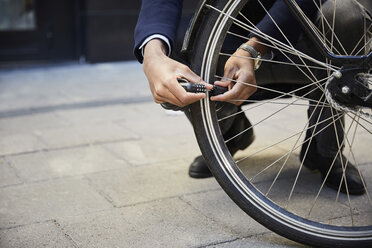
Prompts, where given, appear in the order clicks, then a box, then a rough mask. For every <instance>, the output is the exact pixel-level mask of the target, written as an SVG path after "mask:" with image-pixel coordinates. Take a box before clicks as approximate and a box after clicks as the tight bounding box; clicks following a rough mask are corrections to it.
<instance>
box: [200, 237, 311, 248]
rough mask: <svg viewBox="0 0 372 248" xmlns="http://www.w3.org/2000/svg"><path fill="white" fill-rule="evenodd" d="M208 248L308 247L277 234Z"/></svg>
mask: <svg viewBox="0 0 372 248" xmlns="http://www.w3.org/2000/svg"><path fill="white" fill-rule="evenodd" d="M207 247H216V248H245V247H252V248H266V247H272V248H285V247H287V248H290V247H292V248H295V247H297V248H300V247H303V248H305V247H308V246H305V245H302V244H299V243H297V242H294V241H291V240H289V239H286V238H283V237H281V236H279V235H277V234H275V233H270V234H264V235H257V236H252V237H247V238H243V239H238V240H235V241H232V242H226V243H222V244H216V245H211V246H207Z"/></svg>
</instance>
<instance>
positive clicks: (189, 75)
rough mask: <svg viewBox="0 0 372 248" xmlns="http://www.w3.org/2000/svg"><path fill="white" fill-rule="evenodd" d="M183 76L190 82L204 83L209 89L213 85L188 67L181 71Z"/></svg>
mask: <svg viewBox="0 0 372 248" xmlns="http://www.w3.org/2000/svg"><path fill="white" fill-rule="evenodd" d="M183 77H184V78H186V79H187V80H188V81H189V82H191V83H195V84H204V85H205V87H206V89H207V90H211V89H212V88H213V85H211V84H208V83H206V82H205V81H203V79H202V78H201V77H199V76H198V75H196V74H195V73H194V72H193V71H192V70H191V69H190V68H189V67H187V68H185V70H184V71H183Z"/></svg>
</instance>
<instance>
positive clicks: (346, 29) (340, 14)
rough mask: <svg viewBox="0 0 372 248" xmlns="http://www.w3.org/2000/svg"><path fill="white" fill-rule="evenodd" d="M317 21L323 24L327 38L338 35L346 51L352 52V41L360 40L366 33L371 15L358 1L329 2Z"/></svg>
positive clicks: (324, 5) (323, 7) (324, 6)
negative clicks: (365, 28)
mask: <svg viewBox="0 0 372 248" xmlns="http://www.w3.org/2000/svg"><path fill="white" fill-rule="evenodd" d="M324 19H325V20H326V21H324ZM317 21H318V22H319V24H320V23H322V24H320V25H323V27H324V29H325V32H326V37H327V36H332V35H333V33H334V34H336V36H337V37H338V38H339V39H340V42H341V43H342V44H344V46H346V47H345V49H346V50H350V51H351V50H352V49H353V47H352V44H353V43H354V41H353V40H352V39H358V40H359V39H360V38H361V37H362V36H363V35H364V33H365V30H364V27H365V26H366V25H367V27H368V26H369V24H370V23H371V19H370V16H369V14H368V13H367V11H366V10H365V8H364V7H363V6H362V5H361V4H359V3H358V2H357V1H356V0H337V1H336V0H327V1H326V2H325V3H324V4H323V5H322V8H321V12H319V13H318V17H317ZM368 22H369V24H368ZM331 29H333V31H332V32H331ZM348 44H349V46H350V47H349V48H347V47H348ZM354 45H355V44H354Z"/></svg>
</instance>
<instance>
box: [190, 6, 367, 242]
mask: <svg viewBox="0 0 372 248" xmlns="http://www.w3.org/2000/svg"><path fill="white" fill-rule="evenodd" d="M250 2H252V0H235V1H233V0H216V1H213V3H210V6H212V7H213V8H215V9H217V10H219V11H215V10H214V9H212V8H210V7H209V8H207V10H206V14H205V16H204V17H203V20H202V23H201V24H200V28H199V30H198V32H197V34H196V38H195V40H196V41H197V42H196V45H194V47H193V50H192V52H191V54H190V62H191V68H192V70H193V71H195V72H196V73H199V74H200V75H201V77H202V78H203V79H204V80H206V81H207V82H212V81H213V80H214V73H215V72H216V70H217V68H216V67H217V64H218V59H219V55H218V53H219V51H220V50H221V47H222V44H223V42H224V40H225V38H226V36H227V31H228V30H229V28H230V27H231V25H232V20H231V16H232V17H235V16H237V14H238V12H239V11H240V10H241V9H242V8H243V7H244V6H246V5H247V4H248V5H249V4H250ZM191 113H192V119H193V126H194V131H195V135H196V137H197V141H198V144H199V147H200V149H201V151H202V154H203V156H204V158H205V159H206V160H207V161H208V164H209V166H210V169H211V171H212V173H213V175H214V177H215V178H216V180H217V181H218V183H219V184H220V185H221V187H222V188H223V190H224V191H225V192H226V193H227V194H228V195H229V196H230V198H231V199H232V200H233V201H234V202H235V203H236V204H237V205H238V206H239V207H240V208H241V209H243V210H244V211H245V212H246V213H247V214H248V215H250V216H251V217H252V218H254V219H255V220H256V221H258V222H259V223H261V224H262V225H264V226H265V227H267V228H269V229H270V230H272V231H274V232H276V233H278V234H280V235H282V236H284V237H287V238H289V239H291V240H294V241H297V242H300V243H304V244H308V245H312V246H320V247H329V246H336V247H370V246H371V244H372V225H371V224H369V225H367V226H358V227H355V226H338V225H330V224H323V223H320V222H317V221H313V220H309V219H306V218H304V217H302V216H299V215H297V214H295V213H292V212H290V211H288V210H286V209H284V208H283V207H282V206H279V205H277V204H276V203H275V202H273V201H272V200H271V199H268V198H267V197H266V196H265V195H264V194H263V193H262V192H260V191H259V190H258V189H257V188H256V187H255V185H253V184H252V183H251V182H250V181H249V180H248V179H247V178H246V177H245V176H244V174H243V173H242V171H241V170H240V169H239V168H238V166H237V165H236V162H235V161H234V159H233V157H232V156H231V154H230V153H229V151H228V149H227V146H226V144H225V140H224V138H223V135H222V133H221V130H220V127H219V123H218V118H217V115H216V106H215V103H214V102H212V101H210V100H209V99H205V100H202V101H200V102H198V103H195V104H193V105H192V106H191Z"/></svg>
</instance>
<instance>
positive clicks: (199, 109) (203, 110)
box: [190, 0, 372, 247]
mask: <svg viewBox="0 0 372 248" xmlns="http://www.w3.org/2000/svg"><path fill="white" fill-rule="evenodd" d="M321 2H322V1H314V4H315V3H316V4H317V6H318V9H319V10H321V9H322V3H321ZM266 3H267V1H266ZM336 5H337V1H336V4H334V6H335V7H334V8H335V11H334V12H336V10H337V11H338V9H337V6H336ZM262 6H263V7H262ZM257 7H260V8H261V9H260V10H258V9H257ZM269 7H270V6H267V5H263V4H262V3H261V1H260V0H234V1H233V0H217V1H213V3H212V4H206V6H205V10H206V15H205V16H204V19H203V21H202V23H201V26H200V28H199V31H198V33H197V36H196V40H197V44H196V45H195V46H194V47H193V51H192V53H191V56H190V60H191V66H192V69H193V70H194V71H195V72H197V73H199V74H200V75H201V77H202V78H203V79H204V80H205V81H206V82H213V81H215V80H219V79H220V78H221V77H222V76H223V65H224V62H225V61H226V59H227V58H228V57H229V56H231V54H232V52H233V51H232V52H230V53H229V51H228V50H229V49H228V48H226V47H227V46H228V45H226V44H227V43H231V42H232V40H234V39H237V38H238V39H240V40H239V42H240V44H241V43H243V42H245V41H246V40H247V38H245V37H247V35H248V34H249V33H250V32H259V31H258V30H257V29H256V28H255V26H254V23H255V22H257V20H259V19H260V18H262V15H265V14H266V9H268V8H269ZM252 9H254V13H255V14H254V15H253V16H255V17H254V18H256V19H257V20H252V21H251V20H250V16H248V15H247V14H246V11H248V12H249V11H250V10H252ZM260 13H261V14H260ZM319 15H320V17H321V22H320V23H321V25H320V26H319V25H318V26H315V25H313V27H314V28H316V29H317V32H318V34H320V35H321V36H322V37H323V39H324V42H325V43H326V44H327V46H328V47H329V49H330V50H331V51H332V52H334V53H335V54H340V55H345V54H347V55H362V54H368V53H369V52H370V49H371V44H370V43H371V42H370V40H369V39H370V32H369V29H370V27H369V26H368V27H364V28H363V35H362V37H358V39H356V42H355V43H354V44H339V43H340V42H339V39H338V37H337V36H336V35H335V33H336V32H333V31H332V30H335V23H337V20H334V19H335V18H333V20H327V19H326V18H324V15H322V14H319ZM257 16H258V17H257ZM334 16H336V15H334ZM324 26H327V27H328V28H327V29H330V30H331V31H332V32H331V34H330V35H329V32H328V34H327V35H324V33H325V31H324V30H325V29H324ZM321 27H323V30H322V28H321ZM260 36H261V37H264V38H265V42H267V43H266V44H267V45H270V46H271V47H272V48H273V49H275V50H276V52H277V53H280V54H281V56H285V58H286V59H285V60H284V63H285V65H286V66H288V67H293V68H295V69H296V70H297V74H296V75H302V76H300V78H305V81H307V80H308V81H309V82H307V83H306V84H299V85H296V87H294V88H293V87H292V88H290V89H289V90H288V89H287V90H286V91H285V92H284V91H281V90H280V89H279V90H278V89H277V88H276V89H275V90H273V88H272V87H270V86H268V85H260V82H258V85H259V86H258V87H259V91H257V94H262V93H263V95H264V93H265V92H269V93H273V92H274V93H275V95H274V96H271V99H266V100H262V101H258V102H257V101H255V100H250V99H254V95H253V96H252V97H251V98H249V99H248V100H247V102H250V104H248V105H245V106H243V111H244V113H245V114H246V115H247V116H248V117H249V118H250V120H251V122H252V126H253V128H254V131H255V134H256V140H255V142H254V143H253V144H252V145H250V146H249V147H248V148H247V149H246V150H244V151H239V152H238V153H237V154H235V155H234V156H232V154H230V152H229V150H228V148H227V144H228V142H230V140H231V138H230V139H229V140H225V139H224V138H223V135H222V132H221V126H220V123H221V122H222V121H223V120H226V119H228V118H230V117H231V116H233V115H228V116H218V112H219V109H220V107H219V106H216V104H215V103H214V102H212V101H210V100H209V99H205V100H202V101H200V102H199V103H195V104H193V105H192V107H191V112H192V117H193V124H194V130H195V134H196V137H197V140H198V143H199V146H200V148H201V150H202V153H203V156H204V157H205V158H206V160H207V161H208V162H209V165H210V169H211V171H212V173H213V175H214V176H215V178H216V179H217V181H218V182H219V184H220V185H221V187H222V188H223V189H224V190H225V191H226V193H227V194H228V195H229V196H230V197H231V198H232V199H233V200H234V201H235V202H236V204H237V205H238V206H239V207H240V208H242V209H243V210H244V211H245V212H246V213H248V214H249V215H250V216H251V217H253V218H254V219H256V220H257V221H258V222H260V223H261V224H263V225H264V226H266V227H267V228H269V229H271V230H272V231H274V232H276V233H278V234H280V235H282V236H285V237H287V238H289V239H292V240H295V241H297V242H301V243H305V244H310V245H313V246H324V247H329V246H331V245H332V246H338V247H363V246H371V244H372V201H371V197H370V191H372V190H371V189H370V188H371V186H372V180H371V179H372V168H371V162H372V158H371V156H370V154H369V152H370V147H371V144H372V137H371V133H372V132H371V130H372V127H371V124H372V120H371V115H370V114H371V108H368V107H367V108H366V107H360V106H359V107H355V108H349V107H347V106H343V105H342V104H340V103H337V101H336V102H335V101H333V100H332V97H327V96H325V95H326V94H327V93H328V89H326V84H327V82H330V80H331V79H334V78H335V75H336V74H335V73H334V72H335V71H337V70H339V69H340V68H341V66H339V65H337V66H336V65H333V64H332V62H331V61H328V60H327V59H325V58H324V59H322V58H319V57H318V55H316V57H315V58H314V57H313V56H309V55H306V54H305V53H302V52H301V51H299V50H298V49H297V48H294V47H293V46H292V45H290V44H288V43H287V44H285V43H283V42H280V41H278V40H276V39H273V38H271V37H268V36H265V34H260ZM232 43H234V42H232ZM236 47H237V46H235V49H236ZM350 47H351V48H350ZM350 50H351V51H350ZM293 57H295V58H294V59H292V58H293ZM264 63H267V64H269V63H278V62H277V61H271V60H267V61H266V60H265V61H263V64H264ZM317 71H322V73H317ZM298 72H299V73H298ZM358 75H359V74H358ZM359 76H360V77H362V78H363V80H362V79H361V80H362V81H363V82H364V84H365V86H366V87H370V85H371V80H370V77H369V74H368V73H366V72H364V73H363V74H360V75H359ZM297 79H298V78H297ZM288 80H289V81H290V79H288ZM301 80H302V79H301ZM301 80H300V81H301ZM237 83H239V82H237ZM283 83H286V82H284V81H283ZM292 85H293V84H292ZM311 85H313V86H314V85H315V86H316V88H318V89H319V90H321V91H322V94H323V95H322V97H320V99H319V100H317V101H314V100H312V99H309V98H308V97H307V94H308V93H309V92H310V91H311V89H313V88H314V87H312V86H311ZM236 100H237V101H241V100H243V99H236ZM331 101H333V102H331ZM309 105H317V106H322V108H331V107H333V108H331V109H332V113H333V114H332V117H331V119H330V120H327V121H328V122H329V124H328V125H330V126H332V125H334V123H335V122H336V121H338V120H339V119H340V118H341V117H342V116H345V118H346V121H345V123H344V124H342V125H343V129H344V135H345V136H344V137H345V138H344V139H343V140H339V141H338V155H340V154H341V153H342V152H343V154H344V158H346V161H344V162H343V167H344V166H345V167H344V168H346V166H347V164H348V162H349V161H350V163H351V162H352V163H353V164H354V165H355V166H356V168H357V169H358V172H359V173H360V174H361V175H362V176H363V178H364V180H363V185H364V188H365V190H366V193H365V194H362V195H357V196H356V195H351V194H349V192H346V193H340V188H341V186H340V187H339V188H338V190H337V189H336V190H334V189H329V188H327V187H326V186H325V185H324V184H325V179H324V180H323V179H322V178H321V177H320V176H319V173H313V172H311V171H310V170H309V169H307V168H305V167H304V166H303V161H304V159H302V160H301V159H299V153H300V149H301V147H302V145H303V144H304V143H305V144H306V141H309V139H310V140H311V139H312V138H313V137H316V136H317V135H319V133H321V132H322V131H323V130H317V131H316V132H314V131H313V129H311V128H312V126H310V125H309V122H308V119H307V117H306V111H307V109H308V107H309ZM310 114H311V113H310ZM317 121H318V122H317V123H316V124H315V125H317V124H319V123H320V122H322V120H320V119H319V118H318V120H317ZM309 130H312V131H311V135H310V138H309V139H308V140H304V139H305V136H306V132H309ZM336 131H337V130H335V132H336ZM243 132H244V131H243ZM243 132H240V133H237V134H236V135H235V136H236V137H237V136H239V135H241V134H242V133H243ZM235 136H234V137H235ZM234 137H233V138H234ZM233 138H232V139H233ZM343 147H345V148H343ZM305 156H306V155H305ZM342 181H343V182H344V181H345V179H344V178H343V180H342ZM343 182H340V185H341V184H342V183H343Z"/></svg>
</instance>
